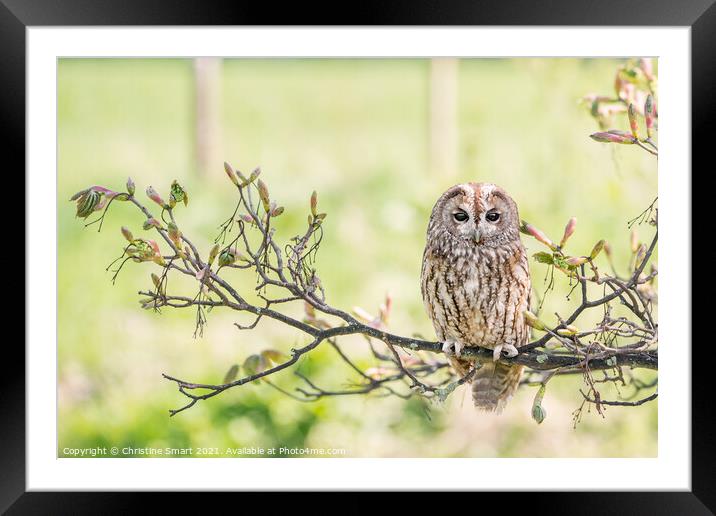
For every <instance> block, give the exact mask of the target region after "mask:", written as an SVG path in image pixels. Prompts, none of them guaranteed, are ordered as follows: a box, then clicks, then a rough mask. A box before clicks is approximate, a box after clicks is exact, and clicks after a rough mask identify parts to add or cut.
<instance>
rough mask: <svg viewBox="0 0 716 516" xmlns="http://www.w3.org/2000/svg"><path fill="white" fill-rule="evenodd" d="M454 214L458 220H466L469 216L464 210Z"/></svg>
mask: <svg viewBox="0 0 716 516" xmlns="http://www.w3.org/2000/svg"><path fill="white" fill-rule="evenodd" d="M452 216H453V218H454V219H455V220H456V221H458V222H465V221H466V220H467V219H468V218H469V217H468V215H467V213H465V212H464V211H456V212H455V213H453V215H452Z"/></svg>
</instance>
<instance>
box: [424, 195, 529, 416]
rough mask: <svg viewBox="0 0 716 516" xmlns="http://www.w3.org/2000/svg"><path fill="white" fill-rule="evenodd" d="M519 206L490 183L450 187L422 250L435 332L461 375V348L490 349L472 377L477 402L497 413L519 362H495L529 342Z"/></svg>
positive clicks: (464, 365) (465, 364)
mask: <svg viewBox="0 0 716 516" xmlns="http://www.w3.org/2000/svg"><path fill="white" fill-rule="evenodd" d="M519 225H520V218H519V214H518V211H517V205H516V204H515V202H514V201H513V200H512V198H511V197H510V196H509V195H507V193H506V192H505V191H504V190H502V189H501V188H500V187H498V186H496V185H493V184H490V183H466V184H461V185H456V186H453V187H452V188H450V189H449V190H448V191H447V192H445V193H444V194H443V195H442V196H441V197H440V198H439V199H438V201H437V202H436V203H435V206H434V208H433V211H432V214H431V216H430V222H429V224H428V231H427V243H426V245H425V251H424V253H423V267H422V274H421V291H422V295H423V302H424V303H425V308H426V310H427V312H428V316H429V317H430V319H431V321H432V323H433V327H434V328H435V333H436V334H437V337H438V339H439V340H440V341H442V342H443V343H444V344H443V349H444V350H445V352H446V353H447V354H448V358H449V360H450V363H451V365H452V366H453V368H454V369H455V370H456V372H457V373H458V374H460V375H461V376H464V375H465V374H467V373H468V372H469V370H470V368H471V367H472V362H470V361H468V360H466V359H464V358H460V355H461V351H462V349H463V348H465V347H470V346H480V347H484V348H489V349H492V350H494V357H495V360H494V361H493V362H488V363H483V364H482V367H481V368H480V369H479V370H478V371H477V372H476V374H475V376H474V377H473V381H472V397H473V401H474V402H475V406H476V407H478V408H480V409H484V410H491V411H496V412H500V411H501V410H502V409H503V408H504V405H505V403H506V402H507V401H508V400H509V399H510V398H511V397H512V395H513V394H514V392H515V390H516V388H517V386H518V384H519V381H520V376H521V374H522V367H521V366H510V365H505V364H502V363H498V362H497V361H496V360H497V359H498V358H499V356H500V353H506V354H508V355H511V356H514V355H515V354H516V353H517V348H519V347H520V346H523V345H524V344H526V343H527V342H528V340H529V327H528V326H527V325H526V323H525V320H524V317H523V312H524V311H525V310H527V309H528V308H529V303H530V276H529V267H528V262H527V256H526V253H525V249H524V247H523V246H522V242H521V241H520V233H519Z"/></svg>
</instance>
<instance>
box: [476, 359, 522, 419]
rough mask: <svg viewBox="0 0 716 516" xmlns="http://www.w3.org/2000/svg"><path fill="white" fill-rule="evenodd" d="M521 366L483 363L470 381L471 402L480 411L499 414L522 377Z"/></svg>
mask: <svg viewBox="0 0 716 516" xmlns="http://www.w3.org/2000/svg"><path fill="white" fill-rule="evenodd" d="M523 369H524V367H523V366H521V365H507V364H503V363H501V362H483V364H482V367H481V368H480V369H478V370H477V372H476V373H475V378H473V380H472V401H474V402H475V406H476V407H477V408H478V409H480V410H488V411H491V412H496V413H497V414H499V413H500V412H502V409H503V408H505V404H506V403H507V402H508V401H509V400H510V398H511V397H512V395H513V394H514V393H515V391H516V390H517V386H518V385H519V383H520V378H521V376H522V370H523Z"/></svg>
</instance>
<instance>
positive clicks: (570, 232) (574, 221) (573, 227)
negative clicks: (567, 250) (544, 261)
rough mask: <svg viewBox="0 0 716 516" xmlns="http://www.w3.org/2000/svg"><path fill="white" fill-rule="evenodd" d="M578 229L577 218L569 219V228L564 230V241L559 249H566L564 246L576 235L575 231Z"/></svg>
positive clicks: (560, 243)
mask: <svg viewBox="0 0 716 516" xmlns="http://www.w3.org/2000/svg"><path fill="white" fill-rule="evenodd" d="M576 229H577V217H572V218H571V219H569V222H567V226H566V227H565V228H564V235H563V236H562V240H561V241H560V242H559V247H564V245H565V244H566V243H567V240H569V237H571V236H572V235H573V234H574V231H575V230H576Z"/></svg>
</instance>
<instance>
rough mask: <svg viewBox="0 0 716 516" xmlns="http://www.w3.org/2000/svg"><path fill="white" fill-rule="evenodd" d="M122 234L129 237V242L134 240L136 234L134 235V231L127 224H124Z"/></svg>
mask: <svg viewBox="0 0 716 516" xmlns="http://www.w3.org/2000/svg"><path fill="white" fill-rule="evenodd" d="M122 235H124V238H126V239H127V242H130V243H131V242H134V235H132V232H131V231H130V230H129V229H127V227H126V226H122Z"/></svg>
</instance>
